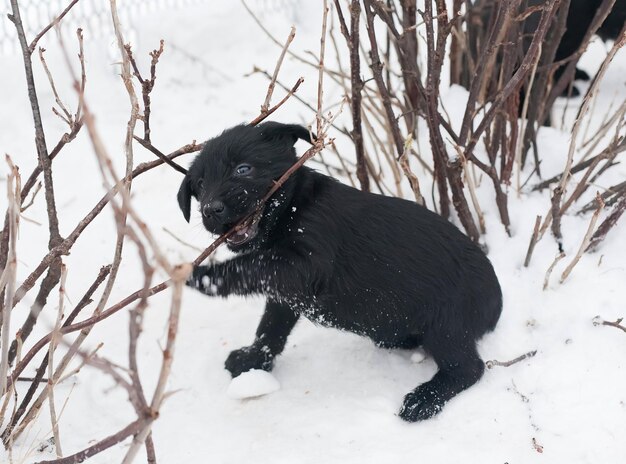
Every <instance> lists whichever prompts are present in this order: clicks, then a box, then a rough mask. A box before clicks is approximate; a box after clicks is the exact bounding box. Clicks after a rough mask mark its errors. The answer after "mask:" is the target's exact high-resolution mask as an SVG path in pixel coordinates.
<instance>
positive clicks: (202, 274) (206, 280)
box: [186, 266, 224, 296]
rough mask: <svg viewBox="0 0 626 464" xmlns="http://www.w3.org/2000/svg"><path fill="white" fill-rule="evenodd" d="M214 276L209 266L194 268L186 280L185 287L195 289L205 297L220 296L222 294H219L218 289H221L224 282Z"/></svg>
mask: <svg viewBox="0 0 626 464" xmlns="http://www.w3.org/2000/svg"><path fill="white" fill-rule="evenodd" d="M214 274H215V273H214V269H213V267H211V266H196V267H194V268H193V271H192V273H191V275H190V276H189V278H188V279H187V282H186V285H187V286H188V287H191V288H195V289H196V290H198V291H199V292H202V293H204V294H205V295H210V296H218V295H222V293H223V292H221V291H220V289H221V287H223V283H224V281H223V279H221V278H218V277H216V276H215V275H214Z"/></svg>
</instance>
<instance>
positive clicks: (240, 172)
mask: <svg viewBox="0 0 626 464" xmlns="http://www.w3.org/2000/svg"><path fill="white" fill-rule="evenodd" d="M251 172H252V166H250V165H249V164H240V165H239V166H237V167H236V168H235V175H237V176H245V175H247V174H250V173H251Z"/></svg>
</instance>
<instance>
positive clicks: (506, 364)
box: [485, 350, 537, 369]
mask: <svg viewBox="0 0 626 464" xmlns="http://www.w3.org/2000/svg"><path fill="white" fill-rule="evenodd" d="M536 354H537V350H533V351H529V352H528V353H524V354H523V355H521V356H518V357H517V358H515V359H511V360H510V361H498V360H496V359H492V360H491V361H487V362H485V367H487V369H493V368H494V367H496V366H500V367H509V366H512V365H513V364H517V363H518V362H521V361H523V360H524V359H528V358H532V357H534V356H535V355H536Z"/></svg>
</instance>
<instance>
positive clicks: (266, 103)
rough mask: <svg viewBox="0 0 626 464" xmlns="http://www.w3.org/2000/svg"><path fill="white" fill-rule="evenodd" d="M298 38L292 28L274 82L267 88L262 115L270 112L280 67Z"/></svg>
mask: <svg viewBox="0 0 626 464" xmlns="http://www.w3.org/2000/svg"><path fill="white" fill-rule="evenodd" d="M295 36H296V28H295V27H293V26H291V32H289V36H288V37H287V40H286V41H285V45H284V46H283V50H282V52H281V53H280V56H279V57H278V61H277V62H276V67H275V68H274V74H272V80H271V81H270V84H269V86H268V87H267V95H266V96H265V101H264V102H263V104H262V105H261V114H262V115H263V114H266V113H267V112H268V111H269V107H270V102H271V100H272V93H274V86H275V85H276V79H277V78H278V72H279V71H280V67H281V65H282V64H283V60H284V59H285V54H286V53H287V49H288V48H289V45H291V42H293V39H294V37H295Z"/></svg>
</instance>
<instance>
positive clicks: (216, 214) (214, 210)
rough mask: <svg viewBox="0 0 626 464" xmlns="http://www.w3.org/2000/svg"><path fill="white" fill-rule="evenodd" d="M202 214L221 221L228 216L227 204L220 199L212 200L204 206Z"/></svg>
mask: <svg viewBox="0 0 626 464" xmlns="http://www.w3.org/2000/svg"><path fill="white" fill-rule="evenodd" d="M202 215H203V216H204V217H205V218H207V219H209V218H213V219H215V220H217V221H219V220H220V219H221V218H223V217H225V216H226V205H224V203H223V202H221V201H219V200H214V201H211V202H209V203H207V204H206V205H204V206H203V207H202Z"/></svg>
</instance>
